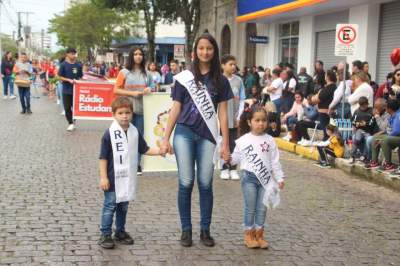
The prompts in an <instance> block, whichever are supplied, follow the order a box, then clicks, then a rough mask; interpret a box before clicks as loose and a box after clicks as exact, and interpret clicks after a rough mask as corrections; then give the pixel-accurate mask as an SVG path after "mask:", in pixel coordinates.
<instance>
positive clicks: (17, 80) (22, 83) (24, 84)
mask: <svg viewBox="0 0 400 266" xmlns="http://www.w3.org/2000/svg"><path fill="white" fill-rule="evenodd" d="M14 83H15V84H16V85H17V86H18V87H27V88H29V87H30V86H31V81H30V80H27V79H21V78H20V77H16V78H15V81H14Z"/></svg>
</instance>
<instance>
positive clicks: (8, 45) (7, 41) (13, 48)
mask: <svg viewBox="0 0 400 266" xmlns="http://www.w3.org/2000/svg"><path fill="white" fill-rule="evenodd" d="M0 38H1V49H2V51H3V54H4V53H5V52H6V51H10V52H12V53H13V54H15V53H16V52H17V51H18V48H17V44H16V42H15V41H14V40H13V39H11V38H10V37H9V36H8V35H6V34H0ZM1 56H3V55H1Z"/></svg>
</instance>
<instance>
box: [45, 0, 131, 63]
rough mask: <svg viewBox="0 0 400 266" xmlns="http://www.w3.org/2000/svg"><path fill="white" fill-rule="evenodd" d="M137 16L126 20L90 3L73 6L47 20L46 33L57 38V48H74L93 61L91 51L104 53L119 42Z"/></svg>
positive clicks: (112, 11)
mask: <svg viewBox="0 0 400 266" xmlns="http://www.w3.org/2000/svg"><path fill="white" fill-rule="evenodd" d="M137 20H138V16H137V15H134V13H131V14H130V17H129V19H128V18H127V17H126V16H123V15H120V14H118V13H117V12H115V11H114V10H111V9H109V8H104V7H101V6H97V5H95V4H93V3H85V4H77V5H74V6H72V7H71V8H70V9H68V10H67V11H66V12H65V14H63V15H55V17H54V18H53V19H51V20H50V28H49V32H54V33H56V34H57V37H58V41H59V44H61V45H62V46H64V47H75V48H76V49H77V50H78V52H79V53H78V54H80V55H81V57H82V55H86V56H87V57H88V59H89V60H91V59H93V56H94V55H93V52H94V49H95V48H96V49H98V50H100V51H104V50H106V49H108V48H109V46H110V44H111V41H112V40H113V39H114V38H119V39H121V38H123V37H124V32H126V29H127V28H129V27H131V26H132V25H133V24H135V23H137Z"/></svg>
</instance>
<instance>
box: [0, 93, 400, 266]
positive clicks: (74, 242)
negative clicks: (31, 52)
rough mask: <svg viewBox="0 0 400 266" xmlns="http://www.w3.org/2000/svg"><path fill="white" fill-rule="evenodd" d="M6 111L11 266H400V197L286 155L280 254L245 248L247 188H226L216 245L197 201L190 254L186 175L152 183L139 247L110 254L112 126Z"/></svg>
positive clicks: (144, 192)
mask: <svg viewBox="0 0 400 266" xmlns="http://www.w3.org/2000/svg"><path fill="white" fill-rule="evenodd" d="M32 111H33V114H32V115H31V116H28V115H20V114H19V102H18V101H17V100H14V101H3V100H0V125H1V126H0V151H1V152H0V162H1V164H0V165H1V166H0V180H1V186H2V189H1V190H0V265H18V264H20V265H207V266H208V265H229V266H231V265H306V266H311V265H326V266H329V265H351V266H353V265H400V253H399V250H400V194H399V193H396V192H393V191H391V190H388V189H385V188H382V187H379V186H377V185H374V184H371V183H368V182H365V181H362V180H358V179H355V178H352V177H349V176H348V175H346V174H344V173H343V172H342V171H340V170H335V169H331V170H324V169H320V168H317V167H315V166H313V165H312V164H311V162H310V161H309V160H304V159H301V158H299V157H298V156H296V155H292V154H290V153H286V152H282V154H281V160H282V163H283V166H284V171H285V173H286V174H287V187H286V189H285V191H284V192H283V193H282V204H281V206H280V208H279V209H277V210H274V211H272V212H270V213H269V215H268V223H269V225H268V227H267V238H268V240H269V241H270V243H271V248H270V250H267V251H264V250H248V249H246V248H244V247H243V245H242V228H241V223H242V194H241V191H240V183H239V182H235V181H222V180H220V179H217V178H216V179H215V182H214V192H215V193H214V194H215V203H214V213H213V214H214V216H213V224H212V234H213V236H214V237H215V239H216V242H217V245H216V246H215V247H214V248H206V247H203V246H202V245H201V244H200V243H199V241H198V239H199V232H198V231H199V226H198V221H199V210H198V193H197V191H196V190H197V188H195V193H193V201H194V202H193V210H192V211H193V224H194V225H195V228H194V246H193V247H191V248H182V247H181V246H180V245H179V242H178V239H179V236H180V230H179V219H178V213H177V207H176V192H177V178H176V174H175V173H170V174H158V173H153V174H145V175H144V176H142V177H140V181H139V182H140V187H139V199H138V201H137V202H135V203H132V204H131V205H130V208H129V213H128V219H127V221H128V223H127V231H128V232H130V233H131V235H132V236H133V237H134V239H135V245H133V246H118V247H117V248H116V249H115V250H102V249H101V248H99V246H98V245H97V239H98V237H99V220H100V208H101V205H102V200H103V197H102V193H101V191H100V190H99V189H98V160H97V158H98V153H99V144H100V138H101V135H102V134H103V132H104V130H105V129H106V128H107V125H108V122H88V121H86V122H83V121H82V122H79V123H78V129H77V130H76V131H75V132H73V133H68V132H66V127H67V123H66V121H65V118H63V117H62V116H61V115H59V110H58V109H57V105H56V104H55V103H52V102H50V101H49V100H48V99H46V98H43V97H42V98H41V99H40V100H32Z"/></svg>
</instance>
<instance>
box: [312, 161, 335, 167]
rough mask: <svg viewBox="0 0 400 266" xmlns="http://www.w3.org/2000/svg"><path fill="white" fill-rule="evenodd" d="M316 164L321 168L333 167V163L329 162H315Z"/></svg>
mask: <svg viewBox="0 0 400 266" xmlns="http://www.w3.org/2000/svg"><path fill="white" fill-rule="evenodd" d="M314 165H316V166H318V167H320V168H332V167H331V165H330V164H329V163H327V162H318V163H315V164H314Z"/></svg>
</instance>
